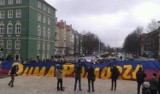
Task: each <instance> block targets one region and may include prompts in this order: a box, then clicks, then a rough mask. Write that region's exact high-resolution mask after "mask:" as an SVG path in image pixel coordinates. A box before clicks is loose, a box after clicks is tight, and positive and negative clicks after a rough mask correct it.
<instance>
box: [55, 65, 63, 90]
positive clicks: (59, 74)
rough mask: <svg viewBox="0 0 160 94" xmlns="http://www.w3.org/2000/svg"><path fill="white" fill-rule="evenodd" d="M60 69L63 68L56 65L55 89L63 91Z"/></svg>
mask: <svg viewBox="0 0 160 94" xmlns="http://www.w3.org/2000/svg"><path fill="white" fill-rule="evenodd" d="M62 69H63V68H62V67H61V66H60V65H59V64H57V65H56V77H57V91H59V90H61V91H64V89H63V79H62Z"/></svg>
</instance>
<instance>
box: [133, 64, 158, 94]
mask: <svg viewBox="0 0 160 94" xmlns="http://www.w3.org/2000/svg"><path fill="white" fill-rule="evenodd" d="M145 77H147V75H146V74H145V72H144V70H143V68H142V67H140V68H139V70H138V72H137V74H136V80H137V94H140V88H141V86H142V94H160V77H157V74H156V73H153V74H152V78H151V79H150V80H149V81H145Z"/></svg>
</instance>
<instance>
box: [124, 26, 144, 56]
mask: <svg viewBox="0 0 160 94" xmlns="http://www.w3.org/2000/svg"><path fill="white" fill-rule="evenodd" d="M142 31H143V27H140V26H139V27H137V28H136V29H135V30H134V31H133V32H132V33H130V34H129V35H128V36H127V37H126V38H125V41H124V44H123V49H124V50H125V52H128V53H132V54H140V52H141V51H140V50H141V33H142Z"/></svg>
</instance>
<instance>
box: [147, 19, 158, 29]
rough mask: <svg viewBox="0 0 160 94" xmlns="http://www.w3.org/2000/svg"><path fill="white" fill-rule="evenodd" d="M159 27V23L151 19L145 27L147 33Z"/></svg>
mask: <svg viewBox="0 0 160 94" xmlns="http://www.w3.org/2000/svg"><path fill="white" fill-rule="evenodd" d="M158 27H159V22H158V21H157V20H155V19H152V20H151V22H150V23H149V24H148V26H147V32H152V31H154V30H156V29H157V28H158Z"/></svg>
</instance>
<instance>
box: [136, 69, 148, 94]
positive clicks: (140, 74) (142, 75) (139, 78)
mask: <svg viewBox="0 0 160 94" xmlns="http://www.w3.org/2000/svg"><path fill="white" fill-rule="evenodd" d="M145 77H146V74H145V73H144V70H143V69H142V67H140V68H139V70H138V72H137V73H136V80H137V94H140V88H141V85H142V84H143V82H144V78H145Z"/></svg>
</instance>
